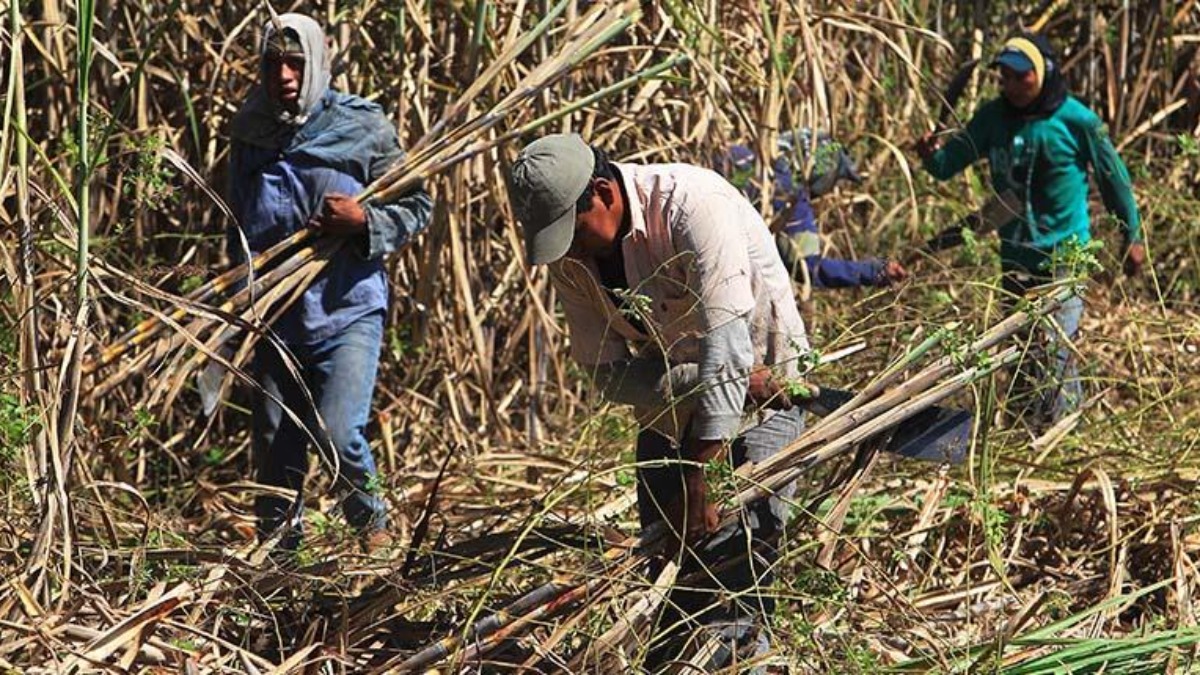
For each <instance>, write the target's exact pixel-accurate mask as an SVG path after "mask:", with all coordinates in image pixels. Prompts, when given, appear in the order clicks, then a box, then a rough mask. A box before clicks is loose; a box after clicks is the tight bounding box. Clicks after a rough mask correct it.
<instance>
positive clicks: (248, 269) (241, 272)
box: [83, 229, 313, 375]
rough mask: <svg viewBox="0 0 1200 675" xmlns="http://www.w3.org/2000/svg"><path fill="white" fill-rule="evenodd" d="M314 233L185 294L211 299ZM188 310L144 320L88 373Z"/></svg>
mask: <svg viewBox="0 0 1200 675" xmlns="http://www.w3.org/2000/svg"><path fill="white" fill-rule="evenodd" d="M311 236H313V232H312V230H309V229H304V230H300V231H298V232H296V233H295V234H293V235H291V236H290V237H288V238H287V239H284V240H283V241H281V242H279V243H278V244H275V245H274V246H272V247H271V248H269V249H267V250H266V251H264V252H263V253H261V254H259V255H256V256H254V257H253V258H251V259H250V260H249V261H248V262H247V263H246V264H245V265H237V266H236V267H232V268H230V269H228V270H226V271H225V272H222V273H221V274H220V275H218V276H217V277H216V278H214V279H212V280H211V281H209V282H208V283H206V284H204V285H203V286H200V287H199V288H197V289H195V290H193V291H192V292H191V293H188V294H187V295H185V296H183V299H184V300H186V301H188V302H189V303H195V304H199V303H203V302H207V301H208V300H211V299H212V298H213V297H215V296H217V295H218V294H220V293H224V292H225V291H227V290H228V289H230V288H232V287H233V286H235V285H236V284H238V283H239V282H241V280H242V279H243V278H245V277H246V276H247V275H250V274H257V273H259V272H261V271H263V270H265V269H267V268H268V267H269V266H271V265H274V264H276V263H277V262H278V261H279V259H280V258H281V257H284V255H285V254H287V253H290V252H291V250H292V249H293V248H294V247H296V246H298V245H299V244H302V243H304V242H305V241H306V240H307V239H308V238H309V237H311ZM110 271H115V270H110ZM187 314H188V309H187V308H186V307H179V308H177V309H175V310H173V311H171V312H169V313H166V314H155V315H154V316H151V317H149V318H146V319H144V320H142V321H141V322H139V323H138V325H136V326H134V327H133V328H131V329H129V330H128V331H126V332H125V333H124V334H123V335H122V336H121V337H119V338H117V341H116V342H115V343H113V344H112V345H110V346H109V347H106V348H105V349H103V350H102V351H101V352H100V355H99V356H97V357H96V358H95V359H92V360H90V361H88V362H87V363H85V364H84V366H83V373H84V375H90V374H91V373H94V372H96V370H98V369H100V368H102V367H104V366H106V365H108V364H110V363H112V362H113V361H114V360H116V359H117V358H119V357H120V356H121V355H123V354H125V353H126V352H128V351H129V350H130V349H132V348H133V347H136V346H138V345H141V344H144V343H146V342H148V341H149V340H150V339H151V338H152V337H154V336H155V335H157V334H158V332H159V331H160V330H162V329H163V328H166V327H167V325H168V323H169V321H179V320H181V319H183V318H184V317H186V316H187Z"/></svg>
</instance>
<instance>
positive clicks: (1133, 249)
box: [1125, 241, 1146, 277]
mask: <svg viewBox="0 0 1200 675" xmlns="http://www.w3.org/2000/svg"><path fill="white" fill-rule="evenodd" d="M1145 264H1146V245H1145V244H1143V243H1142V242H1140V241H1139V242H1136V243H1133V244H1130V245H1129V248H1127V249H1125V275H1126V276H1130V277H1136V276H1137V275H1139V274H1141V273H1142V267H1143V266H1144V265H1145Z"/></svg>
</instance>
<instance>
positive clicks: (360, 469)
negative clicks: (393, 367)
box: [253, 312, 387, 547]
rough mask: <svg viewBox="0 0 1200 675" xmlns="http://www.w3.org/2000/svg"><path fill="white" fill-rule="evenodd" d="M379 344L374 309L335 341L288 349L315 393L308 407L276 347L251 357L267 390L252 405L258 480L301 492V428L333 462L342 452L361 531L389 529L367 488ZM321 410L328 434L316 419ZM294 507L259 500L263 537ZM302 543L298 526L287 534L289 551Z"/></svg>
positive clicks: (352, 516)
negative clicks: (367, 432) (369, 426)
mask: <svg viewBox="0 0 1200 675" xmlns="http://www.w3.org/2000/svg"><path fill="white" fill-rule="evenodd" d="M382 340H383V312H375V313H372V314H368V315H367V316H364V317H363V318H361V319H358V320H357V321H355V322H354V323H351V324H350V325H349V326H347V327H346V328H345V329H344V330H342V331H341V332H340V333H338V334H337V335H334V336H333V337H330V338H327V339H325V340H322V341H320V342H317V343H315V344H311V345H298V346H297V345H292V346H290V349H291V351H292V354H293V355H294V356H295V357H296V361H297V364H298V365H297V368H298V369H299V371H300V375H301V377H302V378H303V384H304V385H305V386H307V387H308V391H309V392H310V393H311V395H312V402H311V403H310V402H309V400H308V398H307V397H306V396H305V394H304V388H303V387H302V386H301V385H300V383H299V382H297V381H296V378H295V376H293V375H292V373H291V372H289V370H288V369H287V367H286V366H285V365H284V361H283V357H282V356H281V355H280V354H279V350H278V349H277V348H276V347H275V346H274V345H271V344H267V343H265V342H263V343H260V344H259V346H258V348H257V349H256V351H255V355H254V366H253V367H254V371H255V372H256V373H257V376H258V382H259V384H260V385H261V386H262V388H263V389H264V390H265V391H266V392H267V393H266V394H264V393H263V392H256V395H255V400H254V424H253V443H254V456H255V464H256V469H257V480H258V482H260V483H263V484H266V485H274V486H279V487H286V488H289V489H292V490H296V491H298V492H299V491H301V490H302V489H303V487H304V476H305V474H306V473H308V447H309V441H310V438H309V433H307V432H305V430H304V428H307V429H308V430H309V432H311V434H312V437H313V438H315V439H317V441H318V442H320V444H321V446H322V447H321V449H320V450H321V452H323V453H326V456H327V457H329V458H330V459H331V460H332V456H331V455H329V454H328V453H329V449H330V447H332V450H333V451H334V452H336V453H337V458H338V461H339V466H338V469H339V471H338V484H337V487H338V489H342V490H346V491H347V492H348V495H347V497H346V498H345V500H344V501H343V502H342V510H343V512H344V513H345V515H346V520H347V521H349V523H350V525H351V526H353V527H355V528H356V529H358V530H360V531H365V530H370V529H373V528H379V527H385V526H386V525H387V515H386V511H385V507H384V503H383V500H381V499H380V498H379V497H378V496H376V495H375V494H374V489H373V487H372V486H371V485H370V483H371V482H373V481H374V480H375V478H376V472H375V458H374V457H372V456H371V448H370V445H369V444H368V443H367V437H366V435H365V433H364V432H365V429H366V426H367V422H368V420H369V418H370V414H371V395H372V394H373V392H374V390H375V376H376V373H377V371H378V368H379V350H380V344H381V342H382ZM268 394H269V395H268ZM277 401H282V402H283V404H284V405H285V406H287V407H288V408H289V409H291V411H292V412H293V413H295V415H296V416H297V417H299V418H300V419H301V420H302V421H303V424H304V428H302V427H301V426H299V425H298V424H296V422H295V421H294V420H293V419H292V418H291V417H290V416H288V415H287V414H285V413H284V411H283V408H282V407H281V406H280V405H279V403H278V402H277ZM314 403H315V405H316V409H315V411H314V408H313V404H314ZM316 412H319V414H320V419H321V420H322V421H324V423H325V429H326V430H327V433H326V431H323V430H322V428H321V424H319V423H318V422H317V417H316V414H314V413H316ZM289 506H290V502H289V501H288V500H287V499H284V498H281V497H276V496H273V495H264V496H260V497H258V498H257V499H256V500H255V502H254V510H255V514H256V515H257V516H258V530H259V534H260V536H266V535H269V534H270V533H271V532H273V531H274V530H275V529H276V528H278V527H279V526H280V525H283V524H284V521H285V519H287V518H288V515H289V514H288V508H289ZM291 517H292V523H293V524H298V523H299V522H300V519H299V514H298V513H297V514H291ZM298 542H299V529H298V528H297V529H296V531H295V532H293V533H290V534H289V535H287V536H286V537H285V541H284V546H285V547H286V546H293V547H294V546H295V544H297V543H298Z"/></svg>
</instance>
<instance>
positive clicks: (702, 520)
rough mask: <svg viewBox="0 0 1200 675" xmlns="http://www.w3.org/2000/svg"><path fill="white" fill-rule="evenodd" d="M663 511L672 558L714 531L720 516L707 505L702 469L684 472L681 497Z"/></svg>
mask: <svg viewBox="0 0 1200 675" xmlns="http://www.w3.org/2000/svg"><path fill="white" fill-rule="evenodd" d="M664 511H665V513H664V514H663V515H664V516H665V517H666V519H667V526H668V528H669V530H670V531H669V533H668V536H669V537H670V538H672V539H673V541H672V544H671V548H670V552H671V555H673V556H674V555H678V553H679V551H680V550H681V549H683V547H684V546H685V545H687V546H691V545H692V544H695V543H697V542H699V541H701V540H703V539H704V538H705V537H707V536H708V535H710V534H712V533H713V532H716V531H717V525H719V524H720V516H719V514H718V512H717V507H716V506H714V505H713V504H710V503H709V502H708V486H707V485H706V484H705V482H704V469H703V467H699V466H689V467H687V468H685V469H684V472H683V494H680V495H678V496H676V497H675V499H672V500H671V501H670V502H668V503H667V505H666V507H665V509H664Z"/></svg>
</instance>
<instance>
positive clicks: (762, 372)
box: [746, 366, 821, 410]
mask: <svg viewBox="0 0 1200 675" xmlns="http://www.w3.org/2000/svg"><path fill="white" fill-rule="evenodd" d="M820 391H821V390H820V389H819V388H817V386H816V385H812V384H809V383H807V382H803V381H800V382H786V381H782V380H779V379H777V378H776V377H775V375H774V374H773V373H772V372H771V369H770V368H768V367H766V366H758V367H756V368H754V369H753V370H751V371H750V384H749V386H748V387H746V403H747V404H748V405H750V406H753V407H754V408H770V409H772V410H791V409H792V407H793V406H797V405H804V404H805V403H808V402H810V401H812V400H813V399H815V398H816V397H817V396H818V395H819V394H820Z"/></svg>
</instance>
